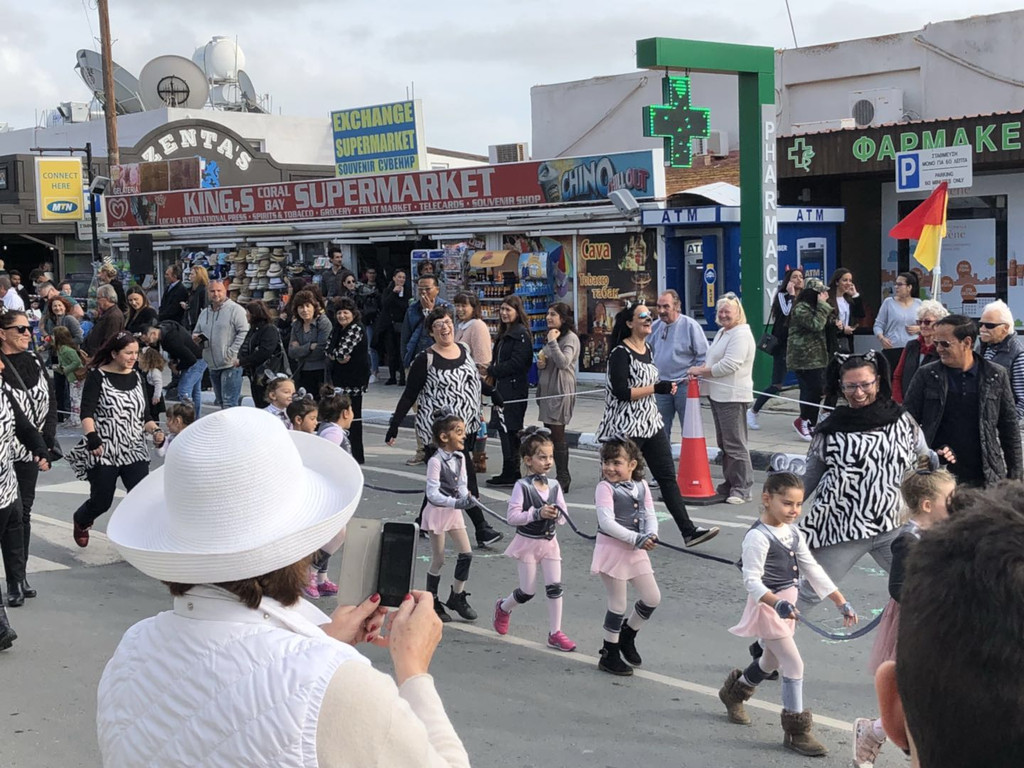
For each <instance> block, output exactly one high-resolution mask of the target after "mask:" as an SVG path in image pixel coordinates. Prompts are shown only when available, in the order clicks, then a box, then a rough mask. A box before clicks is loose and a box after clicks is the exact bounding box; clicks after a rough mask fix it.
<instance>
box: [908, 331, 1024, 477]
mask: <svg viewBox="0 0 1024 768" xmlns="http://www.w3.org/2000/svg"><path fill="white" fill-rule="evenodd" d="M977 338H978V326H977V324H976V323H975V322H974V321H973V320H971V319H970V318H969V317H965V316H964V315H949V316H948V317H944V318H942V319H941V320H939V321H938V322H937V323H936V324H935V335H934V340H935V351H936V352H938V354H939V362H937V363H929V364H928V365H926V366H924V367H922V368H920V369H918V371H917V374H916V375H915V376H914V379H913V381H912V382H911V383H910V389H908V390H907V393H906V395H905V397H904V400H903V407H904V408H906V409H907V411H908V412H909V413H910V415H911V416H913V417H914V418H915V419H917V421H918V423H919V424H920V425H921V428H922V429H923V430H924V434H925V439H926V440H927V441H928V445H929V447H930V448H932V449H933V450H937V449H939V448H942V447H944V446H949V448H950V449H952V451H953V453H954V454H955V455H956V461H955V462H954V463H953V464H951V465H950V466H949V469H950V471H951V472H952V473H953V474H954V475H956V478H957V481H958V482H959V483H961V484H965V485H973V486H979V487H981V486H990V485H995V484H996V483H998V482H999V481H1000V480H1005V479H1007V478H1010V479H1013V480H1020V479H1021V478H1022V477H1024V466H1022V461H1021V441H1020V432H1019V431H1018V430H1017V411H1016V409H1015V407H1014V399H1013V389H1012V388H1011V386H1010V376H1009V374H1008V373H1007V372H1006V369H1005V368H1003V367H1002V366H1001V365H997V364H996V363H993V362H990V361H988V360H985V359H984V358H982V357H979V356H977V355H975V354H974V341H975V339H977Z"/></svg>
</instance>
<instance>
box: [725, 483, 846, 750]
mask: <svg viewBox="0 0 1024 768" xmlns="http://www.w3.org/2000/svg"><path fill="white" fill-rule="evenodd" d="M803 502H804V486H803V481H802V480H801V479H800V478H799V477H797V476H796V475H794V474H791V473H789V472H780V473H778V474H773V475H769V476H768V479H767V480H765V483H764V487H763V488H762V489H761V504H762V505H763V507H762V509H761V519H760V521H759V522H757V523H754V525H753V526H751V528H750V530H749V531H747V535H746V536H744V537H743V558H742V560H741V561H740V562H741V564H742V568H743V584H744V586H746V588H747V605H746V608H745V609H744V611H743V616H742V617H741V618H740V623H739V624H737V625H736V626H735V627H733V628H732V629H730V630H729V631H730V632H732V633H733V634H734V635H738V636H740V637H753V638H759V639H760V642H761V644H762V645H763V646H764V653H763V654H762V655H761V657H760V658H759V659H755V660H754V661H753V662H752V663H751V664H750V666H749V667H747V668H746V669H745V670H742V671H741V670H739V669H734V670H733V671H732V672H730V673H729V676H728V677H727V678H726V679H725V684H724V685H723V686H722V689H721V690H720V691H719V692H718V697H719V698H720V699H721V700H722V703H723V704H725V708H726V711H727V712H728V714H729V720H730V721H731V722H733V723H739V724H741V725H749V724H750V717H749V716H748V715H747V712H746V709H745V708H744V706H743V703H744V702H745V701H746V700H747V699H749V698H750V697H751V696H752V695H753V694H754V689H755V688H756V687H757V685H758V684H759V683H760V682H761V681H762V680H764V679H765V678H767V677H768V676H769V675H770V674H771V673H772V672H774V671H775V670H776V669H778V670H781V672H782V729H783V731H784V732H785V738H784V739H783V742H782V744H783V746H784V747H786V748H787V749H791V750H793V751H794V752H798V753H800V754H801V755H808V756H811V757H818V756H821V755H824V754H826V753H827V752H828V750H827V749H825V746H824V745H823V744H821V742H819V741H818V740H817V739H816V738H814V736H813V735H812V734H811V712H810V710H805V709H804V705H803V682H804V681H803V678H804V662H803V659H802V658H801V657H800V650H799V649H798V648H797V647H796V642H795V641H794V640H793V633H794V632H795V631H796V617H797V610H796V607H795V606H794V603H795V602H796V599H797V585H798V584H799V582H800V579H801V578H803V579H805V580H806V581H807V582H808V583H809V584H810V585H811V587H812V588H813V589H814V591H815V592H816V593H817V594H818V596H819V597H825V596H828V598H829V599H830V600H831V601H832V602H833V603H835V604H836V606H837V607H838V608H839V610H840V612H841V613H842V614H843V625H844V626H850V625H852V624H856V623H857V613H856V612H855V611H854V610H853V607H852V606H851V605H850V604H849V603H848V602H846V598H844V597H843V595H842V593H841V592H840V591H839V590H838V589H836V585H835V584H833V583H832V580H831V579H829V577H828V575H827V574H826V573H825V571H824V570H823V569H822V567H821V566H820V565H818V563H817V561H816V560H815V559H814V556H813V555H811V552H810V550H809V549H808V547H807V540H806V539H805V538H804V535H803V533H801V532H800V530H799V529H798V528H797V527H796V525H794V523H796V520H797V518H798V517H800V510H801V507H802V505H803Z"/></svg>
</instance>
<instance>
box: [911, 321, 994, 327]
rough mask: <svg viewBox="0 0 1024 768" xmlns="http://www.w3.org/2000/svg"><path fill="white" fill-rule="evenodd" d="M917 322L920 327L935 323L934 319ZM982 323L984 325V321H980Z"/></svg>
mask: <svg viewBox="0 0 1024 768" xmlns="http://www.w3.org/2000/svg"><path fill="white" fill-rule="evenodd" d="M917 324H918V325H920V326H921V327H922V328H930V327H931V326H933V325H935V321H934V320H918V321H917ZM982 325H984V323H982Z"/></svg>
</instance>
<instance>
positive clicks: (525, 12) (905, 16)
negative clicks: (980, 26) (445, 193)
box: [0, 0, 1019, 154]
mask: <svg viewBox="0 0 1024 768" xmlns="http://www.w3.org/2000/svg"><path fill="white" fill-rule="evenodd" d="M789 4H790V8H791V10H792V14H793V23H794V25H795V28H796V36H797V41H798V42H799V44H800V45H801V46H807V45H817V44H822V43H829V42H836V41H840V40H849V39H854V38H859V37H871V36H876V35H885V34H892V33H897V32H906V31H910V30H915V29H920V28H921V27H923V26H924V25H926V24H928V23H929V22H935V21H944V20H949V19H957V18H963V17H964V16H965V15H967V13H966V11H965V4H964V3H962V2H959V1H954V0H901V2H899V3H893V2H891V0H858V2H848V1H844V0H790V3H789ZM109 5H110V22H111V38H112V39H113V41H114V47H113V51H114V60H115V61H116V62H117V63H118V64H120V65H121V66H123V67H125V68H126V69H128V70H129V71H130V72H132V73H134V74H135V75H138V73H139V72H140V70H141V69H142V67H143V65H144V64H145V63H146V62H147V61H149V60H150V59H151V58H153V57H154V56H157V55H162V54H177V55H181V56H185V57H188V58H190V57H191V55H192V53H193V51H194V50H195V49H196V48H197V47H199V46H201V45H204V44H205V43H206V42H207V41H208V40H209V39H210V38H211V37H213V36H214V35H226V36H229V37H236V38H237V40H238V44H239V46H240V47H241V48H242V50H243V51H244V53H245V57H246V66H245V69H246V71H247V72H248V73H249V75H250V77H251V78H252V80H253V83H254V85H255V88H256V90H257V91H258V92H259V93H261V94H263V93H269V94H270V96H271V98H272V104H273V111H274V112H275V113H276V112H278V111H280V112H282V113H283V114H288V115H302V116H320V115H322V116H324V118H325V119H326V118H327V116H328V114H329V113H330V112H331V110H336V109H346V108H351V107H358V106H363V105H370V104H380V103H384V102H389V101H398V100H401V99H404V98H406V96H407V92H414V93H415V96H416V98H418V99H422V101H423V114H424V126H425V132H426V138H427V143H428V144H429V145H430V146H433V147H442V148H445V149H451V150H460V151H464V152H475V153H480V154H486V152H487V146H488V145H489V144H498V143H505V142H515V141H529V139H530V88H531V87H532V86H534V85H542V84H549V83H558V82H563V81H569V80H582V79H586V78H589V77H595V76H599V75H612V74H618V73H622V72H629V71H633V70H635V68H636V67H635V42H636V41H637V40H640V39H643V38H648V37H678V38H688V39H700V40H712V41H717V42H732V43H742V44H749V45H768V46H773V47H775V48H792V47H793V45H794V43H793V36H792V33H791V31H790V25H789V21H788V19H787V15H786V4H785V0H718V2H708V3H703V2H701V3H698V2H693V1H692V0H682V1H680V0H677V1H676V2H666V1H665V0H662V1H661V2H652V1H651V0H633V1H632V2H629V3H626V2H609V0H560V1H559V2H557V3H556V2H551V0H515V1H514V2H496V1H495V0H475V1H472V0H471V1H468V2H467V1H466V0H432V1H426V2H425V1H423V0H421V1H420V2H411V1H409V0H376V1H375V2H368V1H367V0H333V1H331V2H328V1H326V0H284V1H283V2H282V1H281V0H176V1H173V2H171V1H166V2H159V1H158V0H109ZM1015 5H1019V0H1018V2H1014V1H1013V0H974V1H973V2H972V3H971V4H970V9H971V11H972V12H973V13H974V14H989V13H999V12H1002V11H1008V10H1014V6H1015ZM98 36H99V22H98V16H97V12H96V8H95V0H0V123H4V122H6V123H9V124H10V126H11V127H12V128H27V127H31V126H33V125H35V124H36V122H37V120H39V119H40V118H39V115H40V113H41V112H42V111H43V110H47V109H53V108H55V107H56V106H57V104H58V103H59V102H61V101H88V100H89V98H90V96H91V94H90V91H89V90H88V88H86V86H85V84H84V83H83V82H82V81H81V79H80V78H79V77H78V75H77V74H76V73H75V71H74V65H75V54H76V52H77V51H78V49H80V48H93V49H94V50H99V42H98Z"/></svg>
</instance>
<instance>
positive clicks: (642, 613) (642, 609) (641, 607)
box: [633, 600, 658, 621]
mask: <svg viewBox="0 0 1024 768" xmlns="http://www.w3.org/2000/svg"><path fill="white" fill-rule="evenodd" d="M657 607H658V606H656V605H648V604H647V603H645V602H644V601H643V600H637V601H636V602H635V603H633V610H634V611H636V615H637V616H639V617H640V618H641V619H643V620H644V621H647V620H648V619H649V618H651V614H653V613H654V609H655V608H657Z"/></svg>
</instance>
